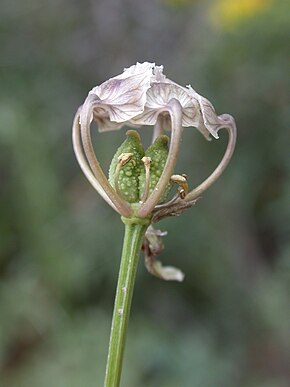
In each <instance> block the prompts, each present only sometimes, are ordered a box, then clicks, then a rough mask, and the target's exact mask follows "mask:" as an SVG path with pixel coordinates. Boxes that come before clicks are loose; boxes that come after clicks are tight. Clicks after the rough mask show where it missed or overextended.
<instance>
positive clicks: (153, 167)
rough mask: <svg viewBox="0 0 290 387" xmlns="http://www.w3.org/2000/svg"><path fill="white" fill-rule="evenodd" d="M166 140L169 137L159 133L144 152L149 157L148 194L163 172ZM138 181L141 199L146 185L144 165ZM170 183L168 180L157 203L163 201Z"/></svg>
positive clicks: (167, 140)
mask: <svg viewBox="0 0 290 387" xmlns="http://www.w3.org/2000/svg"><path fill="white" fill-rule="evenodd" d="M168 142H169V138H168V137H167V136H165V135H161V136H159V137H157V138H156V140H155V142H154V143H153V144H152V145H151V146H150V147H149V148H148V149H147V150H146V152H145V156H146V157H149V158H150V159H151V164H150V183H149V195H150V194H151V192H152V191H153V190H154V188H155V187H156V184H157V183H158V180H159V178H160V176H161V174H162V172H163V169H164V166H165V163H166V160H167V156H168ZM139 181H140V184H139V191H140V199H141V197H142V193H143V192H144V190H145V185H146V173H145V168H144V166H143V167H142V169H141V173H140V176H139ZM172 185H173V184H172V182H168V186H167V187H166V190H165V192H164V194H163V195H162V197H161V199H160V202H159V203H163V202H164V201H165V199H166V197H167V195H168V193H169V191H170V189H171V187H172Z"/></svg>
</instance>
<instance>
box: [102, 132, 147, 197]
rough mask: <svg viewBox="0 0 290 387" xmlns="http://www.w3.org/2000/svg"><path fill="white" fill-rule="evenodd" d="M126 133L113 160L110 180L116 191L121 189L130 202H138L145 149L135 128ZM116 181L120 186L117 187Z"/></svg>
mask: <svg viewBox="0 0 290 387" xmlns="http://www.w3.org/2000/svg"><path fill="white" fill-rule="evenodd" d="M126 135H127V138H126V140H125V141H124V142H123V144H122V145H121V146H120V147H119V148H118V150H117V152H116V153H115V155H114V157H113V160H112V162H111V165H110V170H109V182H110V184H111V186H112V187H113V188H114V189H115V190H116V191H117V189H118V190H119V192H120V194H121V195H122V197H123V198H124V199H125V200H126V201H127V202H128V203H136V202H138V201H139V196H140V195H139V179H138V177H139V175H140V173H141V169H142V168H143V163H142V161H141V159H142V157H143V156H144V149H143V146H142V143H141V141H140V136H139V134H138V133H137V132H136V131H135V130H128V131H127V133H126ZM122 155H123V156H124V157H122ZM128 155H129V157H128ZM116 174H118V176H116ZM116 182H117V184H118V187H115V185H116Z"/></svg>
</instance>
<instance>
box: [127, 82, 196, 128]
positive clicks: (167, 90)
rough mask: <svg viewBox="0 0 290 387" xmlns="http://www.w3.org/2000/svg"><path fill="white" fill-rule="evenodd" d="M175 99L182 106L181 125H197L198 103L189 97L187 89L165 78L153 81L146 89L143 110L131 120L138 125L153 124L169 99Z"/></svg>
mask: <svg viewBox="0 0 290 387" xmlns="http://www.w3.org/2000/svg"><path fill="white" fill-rule="evenodd" d="M173 98H175V99H177V100H178V101H179V103H180V104H181V106H182V113H183V114H182V126H184V127H188V126H197V125H198V124H199V121H200V111H199V105H198V102H197V101H196V100H193V99H192V98H191V95H190V94H189V92H188V89H186V88H184V87H182V86H179V85H178V84H176V83H174V82H172V81H170V80H169V79H166V83H161V82H160V83H153V84H152V86H151V88H150V89H148V91H147V100H146V105H145V109H144V112H143V113H142V114H140V115H139V116H137V117H135V118H134V119H133V120H132V122H134V123H136V124H139V125H155V124H156V121H157V117H158V115H159V114H160V111H162V110H163V109H164V108H166V106H167V105H168V103H169V101H170V100H171V99H173Z"/></svg>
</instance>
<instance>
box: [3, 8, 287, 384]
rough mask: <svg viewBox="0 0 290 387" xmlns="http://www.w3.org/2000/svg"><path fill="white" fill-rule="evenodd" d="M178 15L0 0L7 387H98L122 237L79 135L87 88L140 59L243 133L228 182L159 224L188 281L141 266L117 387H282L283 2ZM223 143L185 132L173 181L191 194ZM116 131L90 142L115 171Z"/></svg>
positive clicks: (168, 254) (172, 260)
mask: <svg viewBox="0 0 290 387" xmlns="http://www.w3.org/2000/svg"><path fill="white" fill-rule="evenodd" d="M233 3H235V4H236V5H235V7H236V8H235V10H234V9H233V8H234V6H233V5H232V4H233ZM246 3H247V4H248V5H249V4H252V5H253V7H252V11H253V12H252V11H251V12H248V10H247V9H248V8H247V6H246V5H245V4H246ZM238 4H240V10H241V11H240V13H239V12H238V11H237V13H236V15H240V14H241V15H243V17H239V18H238V17H237V18H236V19H235V20H236V22H235V23H233V24H231V28H228V23H227V15H230V14H231V13H233V12H236V10H238ZM243 4H244V5H243ZM254 4H256V5H257V6H256V7H254ZM258 4H260V5H261V9H258V8H259V7H258ZM263 4H264V5H266V4H267V6H265V7H262V5H263ZM175 5H176V6H174V7H172V4H170V3H168V2H165V1H163V2H159V1H158V0H154V1H153V2H142V1H141V0H138V1H134V2H133V1H130V0H119V1H115V0H99V1H98V2H93V1H89V0H85V1H82V2H76V1H74V2H73V1H72V2H70V1H68V0H52V1H50V2H44V1H36V0H30V1H28V2H22V3H21V2H14V1H8V0H4V1H3V2H2V3H1V13H0V15H1V16H0V17H1V23H0V32H1V34H0V42H1V59H0V62H1V73H0V77H1V89H0V101H1V103H0V117H1V126H0V163H1V164H0V165H1V166H0V179H1V187H0V197H1V204H0V206H1V207H0V211H1V217H0V277H1V282H0V310H1V317H0V319H1V330H0V372H1V377H0V379H1V383H0V384H1V387H2V386H3V387H26V386H30V387H33V386H35V387H39V386H43V387H46V386H51V385H54V386H57V387H58V386H59V387H66V386H69V387H74V386H76V387H77V386H78V387H79V386H91V385H98V386H101V385H102V380H103V375H104V367H105V360H106V353H107V344H108V339H109V330H110V318H111V312H112V307H113V297H114V289H115V286H116V278H117V272H118V263H119V256H120V251H121V243H122V232H123V228H122V224H121V222H120V220H119V219H118V217H117V216H116V214H115V213H114V212H113V211H111V209H110V208H108V207H107V206H106V204H105V203H104V202H103V201H102V200H101V199H100V198H99V197H98V196H97V195H96V193H95V192H94V191H93V189H92V188H91V187H90V186H89V183H88V182H87V181H86V180H85V178H84V177H83V175H82V173H81V171H80V169H79V167H78V165H77V163H76V161H75V158H74V155H73V153H72V147H71V134H70V128H71V122H72V118H73V115H74V112H75V110H76V108H77V106H78V105H79V104H80V103H81V102H82V101H83V100H84V98H85V96H86V93H87V91H88V90H89V89H90V88H91V87H92V86H94V85H96V84H98V83H100V82H102V81H104V80H105V79H107V78H108V77H110V76H112V75H115V74H117V73H119V72H120V71H121V70H122V68H123V67H126V66H129V65H131V64H132V63H134V62H136V61H137V60H138V61H143V60H149V61H156V63H157V64H164V65H165V73H166V74H167V75H168V77H170V78H171V79H174V80H176V81H177V82H180V83H184V84H186V83H189V82H191V84H192V86H193V87H194V88H195V89H196V90H197V91H198V92H200V93H201V94H202V95H205V96H206V97H208V98H209V99H210V100H211V101H212V102H213V104H214V105H215V107H216V110H217V111H218V112H219V113H222V112H229V113H231V114H232V115H234V117H235V118H236V120H237V124H238V129H239V137H238V144H237V149H236V153H235V155H234V158H233V160H232V162H231V164H230V166H229V168H228V170H227V171H226V172H225V174H224V175H223V176H222V178H221V179H220V180H219V182H218V183H216V184H215V186H214V187H213V188H212V189H211V190H210V191H209V192H208V193H206V194H205V195H204V197H203V198H202V200H200V201H199V202H198V204H197V205H196V206H195V207H194V208H193V209H191V210H190V211H188V212H187V213H186V214H184V215H183V216H182V217H180V218H176V219H168V220H166V221H163V222H162V224H160V227H161V228H162V229H167V230H168V236H167V237H166V239H165V244H166V248H165V251H164V253H163V254H162V256H161V259H162V261H163V262H164V263H166V264H167V263H169V264H173V265H176V266H178V267H180V268H181V269H182V270H183V271H184V272H185V273H186V278H185V281H184V282H183V283H182V284H175V283H166V282H162V281H160V280H158V279H156V278H153V277H151V276H150V275H149V274H148V273H147V272H146V270H145V269H144V266H143V265H142V259H141V265H140V268H139V272H138V278H137V283H136V292H135V297H134V304H133V311H132V319H131V322H130V329H129V338H128V345H127V349H126V358H125V365H124V373H123V382H122V384H123V386H126V387H137V386H138V387H142V386H146V387H150V386H152V387H156V386H158V387H175V386H183V387H187V386H188V387H192V386H203V387H207V386H209V387H212V386H223V387H227V386H229V387H232V386H241V387H286V386H288V385H289V380H290V368H289V364H290V336H289V325H290V323H289V322H290V308H289V292H290V240H289V232H290V206H289V197H290V179H289V175H290V158H289V122H290V111H289V87H290V79H289V33H290V6H289V2H286V1H282V0H280V1H279V0H276V1H272V2H266V1H259V2H258V1H257V2H255V1H254V2H246V1H237V2H229V1H212V2H210V1H209V2H198V1H192V2H189V1H187V2H185V1H181V2H175ZM217 7H218V8H217ZM262 8H263V9H262ZM217 9H220V10H223V12H224V13H223V15H225V19H222V18H220V15H221V14H220V13H218V11H217ZM213 14H214V15H216V17H215V20H214V21H213V18H212V15H213ZM244 15H247V17H244ZM248 15H249V17H248ZM219 18H220V19H219ZM230 19H231V20H233V17H232V16H231V18H230ZM216 20H219V21H220V22H219V23H216ZM140 133H141V136H142V138H143V139H144V142H145V143H146V145H147V144H148V142H149V139H150V133H149V131H148V130H147V129H146V128H145V129H141V131H140ZM220 137H221V138H220V140H219V141H212V142H211V143H207V142H206V141H205V140H204V139H203V138H202V136H201V135H200V134H199V133H197V131H195V130H192V129H187V130H185V132H184V140H183V150H182V152H181V157H180V161H179V165H178V170H177V172H181V173H187V174H188V175H189V179H190V180H189V182H190V185H191V186H194V185H196V184H198V183H199V182H200V181H201V180H202V179H203V178H204V177H205V176H206V175H207V174H208V173H209V172H210V171H211V170H212V168H214V166H215V165H216V163H217V161H218V160H219V158H220V157H221V155H222V153H223V150H224V148H225V145H226V135H225V134H223V133H221V136H220ZM123 138H124V131H120V132H114V133H108V134H102V135H99V134H98V135H97V134H96V137H95V145H96V150H97V153H98V155H99V156H100V159H101V160H102V161H103V165H104V168H105V169H106V170H108V166H109V163H110V159H111V157H112V155H113V154H114V152H115V150H116V148H117V146H118V145H119V144H120V143H121V142H122V141H123ZM189 145H190V146H189Z"/></svg>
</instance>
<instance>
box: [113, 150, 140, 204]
mask: <svg viewBox="0 0 290 387" xmlns="http://www.w3.org/2000/svg"><path fill="white" fill-rule="evenodd" d="M132 157H133V153H121V154H120V156H118V163H117V166H116V170H115V177H114V183H115V190H116V192H117V194H118V195H119V196H120V197H122V193H121V191H120V188H119V175H120V171H121V168H122V167H123V166H124V165H126V164H127V163H128V162H129V161H131V160H132ZM132 162H133V163H134V164H136V161H135V160H132Z"/></svg>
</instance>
